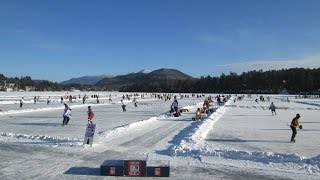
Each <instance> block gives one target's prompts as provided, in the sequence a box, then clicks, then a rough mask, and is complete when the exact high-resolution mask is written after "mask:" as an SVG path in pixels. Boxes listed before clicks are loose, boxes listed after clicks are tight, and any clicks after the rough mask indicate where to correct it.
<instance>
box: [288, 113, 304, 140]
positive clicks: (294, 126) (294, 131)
mask: <svg viewBox="0 0 320 180" xmlns="http://www.w3.org/2000/svg"><path fill="white" fill-rule="evenodd" d="M299 118H300V114H297V115H296V117H294V118H293V119H292V121H291V125H290V127H291V130H292V136H291V142H292V143H294V142H296V140H295V137H296V135H297V128H300V129H302V125H301V124H300V122H299Z"/></svg>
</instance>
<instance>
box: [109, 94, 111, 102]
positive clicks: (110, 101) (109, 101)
mask: <svg viewBox="0 0 320 180" xmlns="http://www.w3.org/2000/svg"><path fill="white" fill-rule="evenodd" d="M110 102H112V99H111V94H110V95H109V103H110Z"/></svg>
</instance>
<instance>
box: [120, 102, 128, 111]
mask: <svg viewBox="0 0 320 180" xmlns="http://www.w3.org/2000/svg"><path fill="white" fill-rule="evenodd" d="M121 104H122V105H121V107H122V111H123V112H126V111H127V110H126V104H125V103H124V102H123V100H121Z"/></svg>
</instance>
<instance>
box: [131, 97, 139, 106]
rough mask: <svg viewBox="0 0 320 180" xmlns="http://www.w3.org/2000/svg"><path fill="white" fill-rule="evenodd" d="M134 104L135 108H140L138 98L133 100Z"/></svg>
mask: <svg viewBox="0 0 320 180" xmlns="http://www.w3.org/2000/svg"><path fill="white" fill-rule="evenodd" d="M132 102H133V103H134V107H138V101H137V99H136V98H133V101H132Z"/></svg>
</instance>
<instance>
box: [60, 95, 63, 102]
mask: <svg viewBox="0 0 320 180" xmlns="http://www.w3.org/2000/svg"><path fill="white" fill-rule="evenodd" d="M60 101H61V104H62V103H63V97H62V96H61V98H60Z"/></svg>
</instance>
